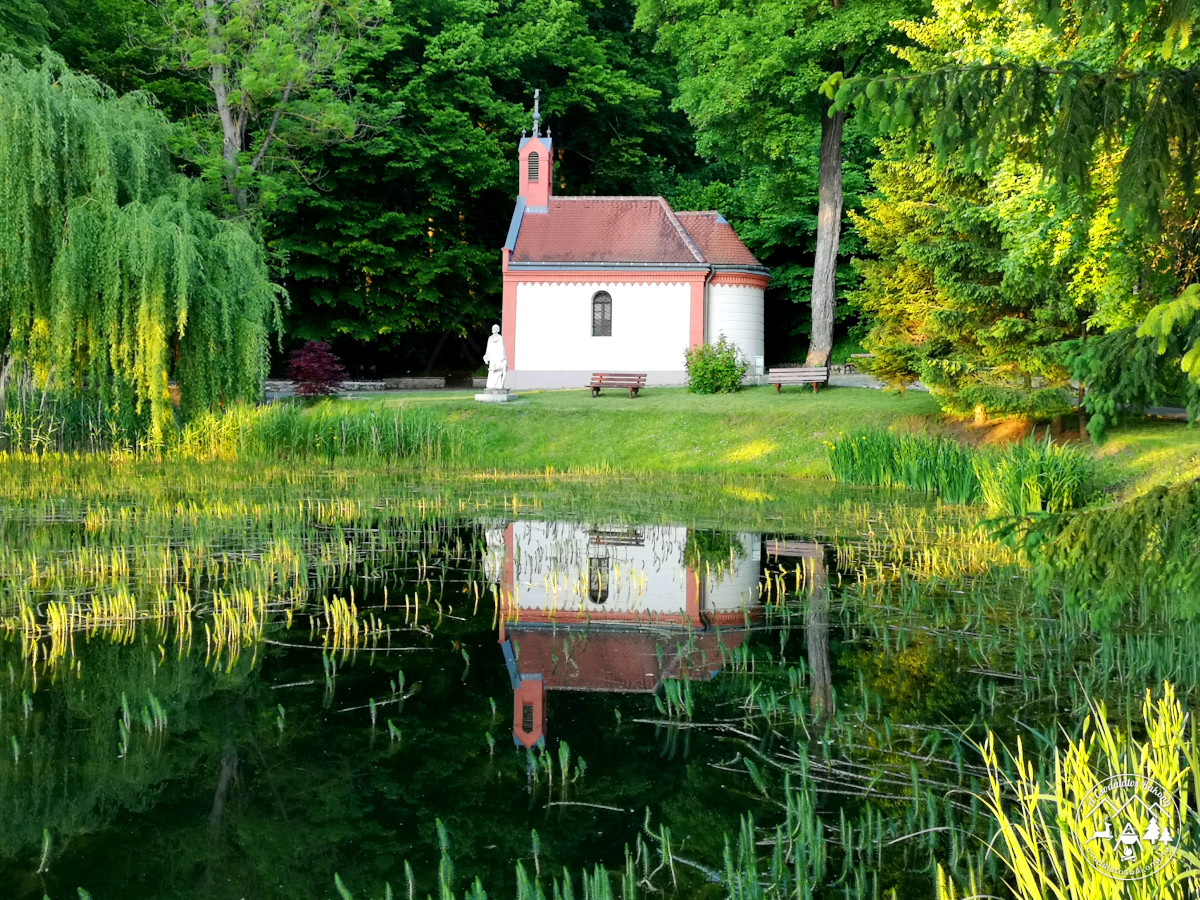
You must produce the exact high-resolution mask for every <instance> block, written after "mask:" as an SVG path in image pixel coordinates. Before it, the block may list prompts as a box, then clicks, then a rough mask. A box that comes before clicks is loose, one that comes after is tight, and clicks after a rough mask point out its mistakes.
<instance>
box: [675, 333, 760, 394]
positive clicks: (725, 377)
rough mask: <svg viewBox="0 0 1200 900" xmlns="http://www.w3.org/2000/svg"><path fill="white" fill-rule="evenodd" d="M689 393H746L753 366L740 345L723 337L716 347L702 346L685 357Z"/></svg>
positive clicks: (691, 349) (693, 349) (690, 351)
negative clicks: (746, 379) (745, 382)
mask: <svg viewBox="0 0 1200 900" xmlns="http://www.w3.org/2000/svg"><path fill="white" fill-rule="evenodd" d="M684 367H685V368H686V369H687V375H688V390H689V391H691V392H692V393H694V394H732V393H735V392H736V391H740V390H741V389H742V378H743V377H745V375H746V369H747V368H749V363H748V362H747V361H746V360H745V359H744V358H743V357H742V355H741V352H740V351H739V350H738V348H737V344H734V343H733V342H732V341H730V340H728V339H727V338H726V337H725V335H721V336H720V337H719V338H718V339H717V342H716V343H715V344H699V345H697V346H695V347H691V348H689V349H688V350H687V351H686V352H685V353H684Z"/></svg>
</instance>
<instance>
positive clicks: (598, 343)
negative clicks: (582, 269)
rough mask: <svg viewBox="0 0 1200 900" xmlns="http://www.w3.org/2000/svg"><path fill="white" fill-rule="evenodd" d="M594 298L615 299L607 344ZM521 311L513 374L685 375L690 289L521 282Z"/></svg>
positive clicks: (649, 284) (663, 285) (666, 285)
mask: <svg viewBox="0 0 1200 900" xmlns="http://www.w3.org/2000/svg"><path fill="white" fill-rule="evenodd" d="M597 291H608V293H609V294H610V295H612V335H611V336H610V337H592V297H593V295H594V294H595V293H596V292H597ZM516 306H517V315H516V320H517V327H516V331H517V334H516V347H515V348H514V355H515V356H516V359H515V361H514V362H515V365H514V366H513V369H514V375H518V376H520V374H522V373H530V375H533V373H536V372H579V371H587V372H647V373H660V372H680V373H682V371H683V354H684V351H685V350H686V349H687V345H688V329H689V322H690V315H691V288H690V287H689V285H688V284H686V283H685V282H682V281H681V282H676V283H658V282H645V283H636V282H634V283H630V282H606V281H595V282H588V283H582V284H571V283H544V282H522V283H519V284H518V285H517V302H516ZM518 380H519V378H518ZM575 380H577V379H574V380H573V381H572V384H571V386H577V385H575V384H574V381H575ZM531 384H532V382H531Z"/></svg>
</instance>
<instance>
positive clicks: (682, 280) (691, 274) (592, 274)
mask: <svg viewBox="0 0 1200 900" xmlns="http://www.w3.org/2000/svg"><path fill="white" fill-rule="evenodd" d="M506 261H507V257H506ZM707 275H708V272H706V271H705V270H704V269H683V270H681V271H678V272H663V271H661V270H654V269H650V270H647V271H645V272H636V271H630V270H628V269H624V270H621V269H556V270H549V269H509V268H508V267H507V266H506V267H505V269H504V280H505V281H506V282H507V281H509V280H511V281H512V282H513V283H514V284H546V283H551V284H601V283H603V284H642V283H654V284H662V283H664V282H667V283H671V284H699V285H700V287H701V288H703V287H704V279H705V276H707Z"/></svg>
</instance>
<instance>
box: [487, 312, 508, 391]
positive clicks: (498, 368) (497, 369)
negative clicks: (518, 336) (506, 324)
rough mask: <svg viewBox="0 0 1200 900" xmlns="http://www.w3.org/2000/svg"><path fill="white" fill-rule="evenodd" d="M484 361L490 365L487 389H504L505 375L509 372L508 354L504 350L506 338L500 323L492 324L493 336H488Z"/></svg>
mask: <svg viewBox="0 0 1200 900" xmlns="http://www.w3.org/2000/svg"><path fill="white" fill-rule="evenodd" d="M483 361H484V362H485V363H487V367H488V377H487V389H488V390H489V391H502V390H504V376H505V375H507V374H508V354H507V353H505V352H504V338H502V337H500V326H499V325H493V326H492V336H491V337H490V338H488V342H487V352H486V353H484V355H483Z"/></svg>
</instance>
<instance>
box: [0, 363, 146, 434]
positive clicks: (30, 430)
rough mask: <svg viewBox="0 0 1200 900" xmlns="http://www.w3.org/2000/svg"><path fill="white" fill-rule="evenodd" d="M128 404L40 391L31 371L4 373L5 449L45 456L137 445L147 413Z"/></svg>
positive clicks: (0, 420) (0, 414)
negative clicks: (14, 374) (142, 413)
mask: <svg viewBox="0 0 1200 900" xmlns="http://www.w3.org/2000/svg"><path fill="white" fill-rule="evenodd" d="M127 399H128V402H126V403H116V404H105V403H104V402H103V401H102V400H98V399H96V398H94V397H85V396H73V397H68V396H63V395H60V394H58V393H55V392H53V391H51V390H48V389H44V390H40V389H38V388H37V386H36V385H35V384H34V383H33V379H32V378H31V377H29V375H28V373H25V372H23V373H18V375H17V376H16V377H11V366H6V367H5V368H4V369H3V370H2V371H0V450H3V451H8V452H12V453H29V454H36V455H44V454H46V453H62V452H67V451H74V450H82V451H87V452H92V453H95V452H101V451H107V450H111V449H120V450H127V449H132V448H134V447H135V446H137V443H138V438H139V435H140V434H142V433H143V432H144V425H145V422H144V421H143V420H144V419H145V416H142V415H140V414H139V413H138V412H137V410H136V409H135V408H134V404H133V399H132V397H130V398H127Z"/></svg>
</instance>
